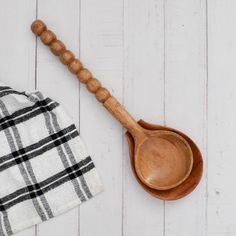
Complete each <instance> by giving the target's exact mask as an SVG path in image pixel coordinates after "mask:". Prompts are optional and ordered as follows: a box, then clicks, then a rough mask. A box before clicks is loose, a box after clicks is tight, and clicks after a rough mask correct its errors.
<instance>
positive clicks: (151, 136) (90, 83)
mask: <svg viewBox="0 0 236 236" xmlns="http://www.w3.org/2000/svg"><path fill="white" fill-rule="evenodd" d="M31 29H32V31H33V33H34V34H36V35H38V36H40V38H41V40H42V42H43V43H44V44H46V45H48V46H49V47H50V49H51V51H52V53H53V54H55V55H56V56H59V58H60V60H61V62H62V63H63V64H65V65H67V66H68V69H69V70H70V71H71V72H72V73H73V74H75V75H76V76H77V78H78V79H79V80H80V81H81V82H82V83H85V84H86V86H87V89H88V90H89V91H90V92H92V93H95V95H96V98H97V100H98V101H99V102H101V103H103V105H104V107H105V108H106V109H107V110H108V111H109V112H110V113H111V114H112V115H113V116H114V117H115V118H116V119H117V120H118V121H119V122H120V123H121V124H122V125H123V126H124V127H125V128H126V129H127V130H128V131H129V133H130V134H131V135H132V138H133V140H134V147H135V148H134V167H135V171H136V173H137V175H138V177H139V179H140V180H141V181H142V182H143V183H144V184H145V185H147V186H148V187H150V188H153V189H156V190H167V189H171V188H174V187H176V186H178V185H180V184H181V183H183V182H184V181H185V180H186V179H187V178H188V176H189V174H190V172H191V170H192V166H193V153H192V150H191V147H190V145H189V144H188V142H187V141H186V140H185V139H184V138H183V137H182V136H181V135H179V134H178V133H176V132H173V131H171V130H149V129H146V128H144V127H142V126H140V125H139V124H138V123H137V122H136V121H135V120H134V118H133V117H132V116H131V115H130V114H129V113H128V112H127V111H126V110H125V109H124V107H123V106H122V105H121V104H120V103H119V102H118V101H117V100H116V99H115V98H114V97H113V96H111V95H110V93H109V91H108V90H107V89H106V88H103V87H102V86H101V83H100V82H99V81H98V80H97V79H95V78H93V76H92V74H91V72H90V71H89V70H87V69H85V68H84V67H83V65H82V63H81V62H80V61H79V60H78V59H75V57H74V54H73V53H72V52H70V51H68V50H66V47H65V45H64V44H63V43H62V42H61V41H59V40H57V37H56V35H55V34H54V33H53V32H52V31H50V30H47V27H46V25H45V24H44V23H43V22H42V21H41V20H36V21H34V22H33V23H32V25H31Z"/></svg>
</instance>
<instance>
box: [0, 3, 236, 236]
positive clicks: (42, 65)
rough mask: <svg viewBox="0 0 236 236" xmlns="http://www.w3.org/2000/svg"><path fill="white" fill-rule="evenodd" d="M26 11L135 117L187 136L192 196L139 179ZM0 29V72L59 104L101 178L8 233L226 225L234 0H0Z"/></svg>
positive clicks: (149, 231) (72, 235)
mask: <svg viewBox="0 0 236 236" xmlns="http://www.w3.org/2000/svg"><path fill="white" fill-rule="evenodd" d="M36 17H38V18H41V19H43V20H44V21H45V22H47V24H48V25H49V26H50V28H51V29H53V30H54V31H55V32H56V33H57V35H58V37H59V38H60V39H61V40H63V41H64V42H65V43H66V44H67V46H68V48H70V49H71V50H72V51H74V52H75V53H76V54H77V56H79V57H80V58H81V60H82V61H83V63H84V65H86V66H87V67H88V68H90V69H91V70H92V71H93V72H94V75H95V76H96V77H97V78H99V79H100V80H101V81H102V83H103V84H104V86H106V87H107V88H110V90H111V91H112V92H113V94H114V95H115V96H116V97H117V98H118V99H120V101H122V102H123V103H124V104H125V106H126V107H127V108H128V110H129V111H130V112H131V113H132V114H133V115H134V116H135V117H136V118H137V119H139V118H143V119H144V120H146V121H149V122H152V123H158V124H166V125H168V126H171V127H175V128H177V129H180V130H182V131H183V132H185V133H187V134H188V135H190V136H191V137H192V138H193V139H194V140H195V141H196V143H197V144H198V145H199V147H200V148H201V151H202V153H203V156H204V161H205V162H204V163H205V169H204V176H203V179H202V181H201V183H200V185H199V186H198V187H197V189H196V190H195V191H194V192H193V193H192V194H191V195H189V196H187V197H186V198H184V199H181V200H179V201H175V202H163V201H161V200H158V199H155V198H153V197H151V196H149V195H148V194H147V193H145V192H144V191H143V190H142V189H141V188H140V187H139V186H138V184H137V183H136V181H135V179H134V177H133V175H132V173H131V168H130V163H129V156H128V147H127V144H126V140H125V138H124V135H123V134H124V130H123V129H122V127H121V126H120V125H119V124H118V123H117V122H116V121H115V120H114V119H113V118H112V117H111V116H110V115H109V114H108V113H107V112H106V111H105V110H104V109H103V108H102V106H101V105H99V104H98V103H97V101H96V100H95V99H94V97H93V95H92V94H89V93H88V92H87V91H86V89H85V88H84V87H83V86H80V84H79V82H78V81H76V79H74V78H73V77H72V76H71V74H70V73H69V72H68V71H67V70H66V69H65V68H64V67H63V66H62V65H61V64H60V63H59V62H58V61H57V60H56V59H55V58H54V56H52V55H51V53H49V52H48V49H47V48H46V47H45V46H43V45H42V44H41V42H39V41H36V40H35V37H34V36H33V34H32V33H31V32H30V24H31V22H32V21H33V20H34V19H35V18H36ZM0 29H1V31H0V32H1V33H0V80H1V81H3V82H5V83H6V84H8V85H10V86H12V87H14V88H15V89H18V90H26V91H32V90H34V89H38V90H41V91H42V92H44V93H45V94H47V95H48V96H50V97H52V98H54V99H56V100H57V101H59V102H61V103H62V105H63V106H64V107H65V108H66V110H67V111H68V113H69V114H70V115H71V116H72V117H73V119H74V121H75V122H76V124H77V125H78V127H79V129H80V133H81V136H82V138H83V139H84V140H85V142H86V143H87V146H88V148H89V150H90V152H91V155H92V157H93V159H94V162H95V164H96V166H97V169H98V171H99V173H100V175H101V177H102V180H103V182H104V186H105V192H104V193H102V194H100V195H99V196H97V197H95V198H94V199H92V200H91V201H89V202H87V203H85V204H83V205H82V206H80V207H79V208H76V209H73V210H72V211H70V212H68V213H66V214H63V215H61V216H59V217H56V218H55V219H52V220H50V221H48V222H45V223H43V224H41V225H38V226H37V227H34V228H31V229H28V230H25V231H23V232H21V233H19V234H17V235H18V236H52V235H57V236H121V235H123V236H152V235H155V236H161V235H163V236H202V235H209V236H223V235H227V236H230V235H231V236H235V235H236V214H235V209H236V190H235V181H236V170H235V169H236V166H235V165H236V154H235V149H236V1H235V0H178V1H176V0H47V1H43V0H11V1H9V0H0ZM231 185H232V187H231Z"/></svg>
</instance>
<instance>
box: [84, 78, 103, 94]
mask: <svg viewBox="0 0 236 236" xmlns="http://www.w3.org/2000/svg"><path fill="white" fill-rule="evenodd" d="M86 86H87V89H88V90H89V91H90V92H91V93H95V92H96V91H97V90H98V89H99V88H100V87H101V83H100V81H99V80H97V79H94V78H93V79H90V80H89V81H88V82H87V84H86Z"/></svg>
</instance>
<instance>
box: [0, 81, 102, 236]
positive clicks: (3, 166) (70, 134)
mask: <svg viewBox="0 0 236 236" xmlns="http://www.w3.org/2000/svg"><path fill="white" fill-rule="evenodd" d="M101 191H102V184H101V181H100V179H99V176H98V174H97V171H96V169H95V167H94V164H93V162H92V159H91V157H90V156H89V154H88V152H87V150H86V148H85V146H84V143H83V142H82V141H81V139H80V137H79V134H78V131H77V130H76V127H75V125H74V124H73V123H72V121H71V120H70V118H69V117H68V116H67V115H66V113H65V111H64V110H63V108H62V107H61V106H60V105H59V104H58V103H57V102H55V101H53V100H52V99H50V98H48V97H44V96H43V95H42V93H40V92H34V93H31V94H25V93H20V92H18V91H15V90H13V89H11V88H10V87H8V86H5V85H2V84H0V236H4V235H12V234H14V233H15V232H18V231H20V230H22V229H24V228H27V227H30V226H33V225H35V224H38V223H40V222H43V221H46V220H48V219H50V218H52V217H54V216H56V215H58V214H61V213H63V212H65V211H67V210H69V209H71V208H73V207H75V206H77V205H78V204H80V203H82V202H85V201H86V200H88V199H90V198H91V197H93V196H94V195H96V194H97V193H99V192H101Z"/></svg>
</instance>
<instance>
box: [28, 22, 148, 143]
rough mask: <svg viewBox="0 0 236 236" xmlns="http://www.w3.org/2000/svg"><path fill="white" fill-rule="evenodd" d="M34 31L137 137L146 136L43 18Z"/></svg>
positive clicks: (34, 25) (35, 23) (34, 27)
mask: <svg viewBox="0 0 236 236" xmlns="http://www.w3.org/2000/svg"><path fill="white" fill-rule="evenodd" d="M31 30H32V32H33V33H34V34H35V35H37V36H40V38H41V41H42V42H43V43H44V44H45V45H47V46H49V47H50V49H51V51H52V53H53V54H54V55H56V56H58V57H59V58H60V61H61V62H62V63H63V64H64V65H67V67H68V69H69V70H70V72H71V73H73V74H75V75H76V76H77V78H78V79H79V80H80V82H82V83H84V84H86V87H87V89H88V90H89V91H90V92H91V93H94V94H95V96H96V98H97V100H98V101H99V102H101V103H103V105H104V107H105V108H106V109H107V110H108V111H109V112H110V113H111V114H112V115H113V116H114V117H115V118H116V119H117V120H118V121H119V122H120V123H121V124H122V125H123V126H124V127H125V128H126V129H127V130H128V131H129V132H130V133H131V134H132V135H133V136H134V137H135V138H141V137H143V136H145V133H144V131H143V130H144V129H143V128H142V127H141V126H140V125H139V124H138V123H137V122H136V121H135V120H134V118H133V117H132V116H131V115H130V114H129V113H128V112H127V111H126V110H125V108H124V107H123V106H122V105H121V104H120V103H119V102H118V101H117V100H116V98H114V97H113V96H111V94H110V92H109V91H108V90H107V89H106V88H104V87H102V85H101V83H100V81H99V80H97V79H95V78H93V75H92V73H91V72H90V71H89V70H88V69H86V68H84V67H83V65H82V63H81V62H80V60H79V59H76V58H75V56H74V54H73V53H72V52H71V51H69V50H67V49H66V47H65V45H64V44H63V43H62V42H61V41H60V40H58V39H57V37H56V35H55V34H54V33H53V32H52V31H51V30H48V29H47V26H46V24H45V23H44V22H43V21H41V20H35V21H34V22H33V23H32V25H31Z"/></svg>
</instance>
